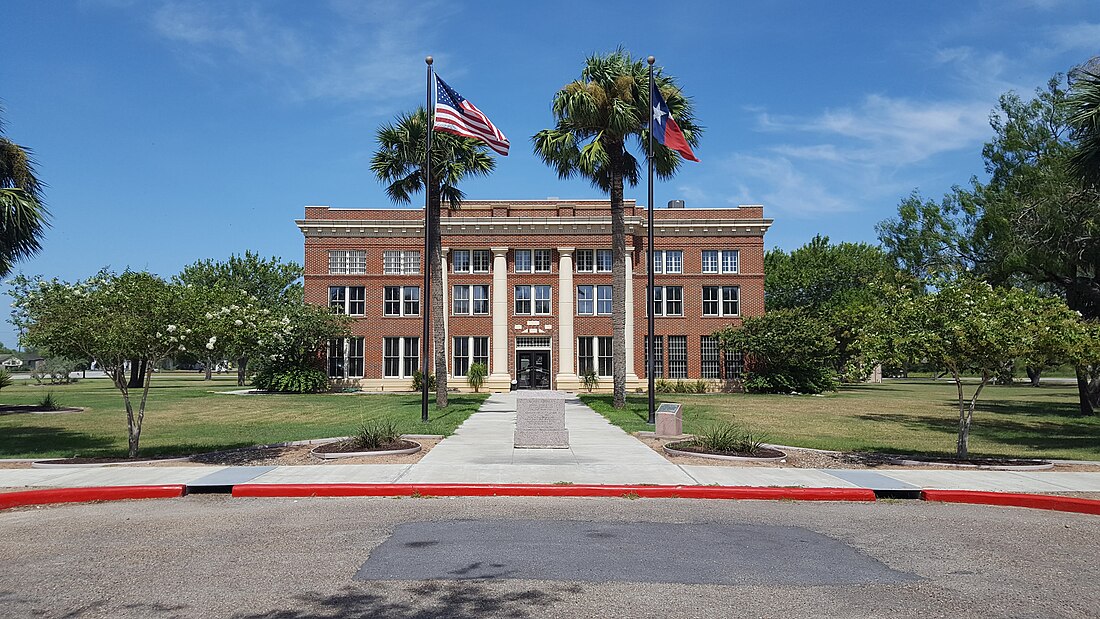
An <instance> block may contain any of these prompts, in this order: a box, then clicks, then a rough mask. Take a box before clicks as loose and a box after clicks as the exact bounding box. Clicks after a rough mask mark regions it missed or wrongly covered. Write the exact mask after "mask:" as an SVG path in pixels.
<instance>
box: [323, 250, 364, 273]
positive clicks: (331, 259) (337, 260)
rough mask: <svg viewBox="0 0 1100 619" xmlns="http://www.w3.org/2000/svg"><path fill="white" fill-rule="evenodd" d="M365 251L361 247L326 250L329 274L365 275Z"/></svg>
mask: <svg viewBox="0 0 1100 619" xmlns="http://www.w3.org/2000/svg"><path fill="white" fill-rule="evenodd" d="M366 273H367V252H366V250H363V249H330V250H328V274H329V275H366Z"/></svg>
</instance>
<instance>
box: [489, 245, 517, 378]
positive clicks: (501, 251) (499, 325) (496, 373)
mask: <svg viewBox="0 0 1100 619" xmlns="http://www.w3.org/2000/svg"><path fill="white" fill-rule="evenodd" d="M491 249H492V250H493V346H492V348H493V358H492V360H491V363H492V366H493V370H492V372H490V373H489V376H488V377H487V380H486V383H487V384H486V388H488V389H496V390H503V391H507V390H508V389H509V387H511V385H512V375H511V373H510V372H509V369H508V317H509V316H510V315H511V312H510V311H508V310H509V308H508V260H507V257H508V248H507V247H493V248H491Z"/></svg>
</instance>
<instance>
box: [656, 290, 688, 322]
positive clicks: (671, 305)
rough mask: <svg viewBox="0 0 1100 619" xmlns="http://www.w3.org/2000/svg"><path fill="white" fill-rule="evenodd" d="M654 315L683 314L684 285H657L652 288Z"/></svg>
mask: <svg viewBox="0 0 1100 619" xmlns="http://www.w3.org/2000/svg"><path fill="white" fill-rule="evenodd" d="M653 315H654V316H683V315H684V287H683V286H657V287H655V288H654V289H653Z"/></svg>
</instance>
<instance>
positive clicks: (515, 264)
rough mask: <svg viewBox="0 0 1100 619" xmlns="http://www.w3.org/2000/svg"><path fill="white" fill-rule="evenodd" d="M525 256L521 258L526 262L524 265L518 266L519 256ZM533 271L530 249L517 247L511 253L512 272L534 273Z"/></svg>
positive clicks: (533, 260)
mask: <svg viewBox="0 0 1100 619" xmlns="http://www.w3.org/2000/svg"><path fill="white" fill-rule="evenodd" d="M521 256H525V258H524V259H523V261H524V262H526V263H527V264H526V267H524V268H521V267H520V257H521ZM534 271H535V258H534V255H533V253H532V250H530V249H517V250H516V251H515V253H514V254H512V272H513V273H534Z"/></svg>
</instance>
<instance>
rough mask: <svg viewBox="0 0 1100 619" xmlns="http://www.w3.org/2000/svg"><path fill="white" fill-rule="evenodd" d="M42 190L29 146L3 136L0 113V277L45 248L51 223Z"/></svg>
mask: <svg viewBox="0 0 1100 619" xmlns="http://www.w3.org/2000/svg"><path fill="white" fill-rule="evenodd" d="M2 113H3V109H2V108H0V114H2ZM42 190H43V184H42V182H41V181H40V180H38V176H37V174H36V173H35V169H34V161H33V159H31V151H30V149H28V148H27V147H25V146H20V145H19V144H16V143H15V142H13V141H11V140H10V139H8V138H7V137H5V136H4V119H3V117H2V116H0V277H3V276H5V275H7V274H8V273H11V270H12V267H13V265H14V263H16V262H18V261H19V260H23V259H26V258H30V257H31V256H33V255H35V254H37V253H38V252H39V251H41V250H42V235H43V234H45V232H46V228H47V227H48V226H49V211H48V210H46V206H45V204H44V203H43V201H42Z"/></svg>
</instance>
